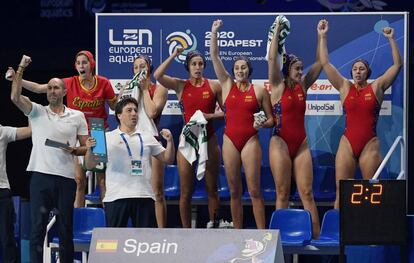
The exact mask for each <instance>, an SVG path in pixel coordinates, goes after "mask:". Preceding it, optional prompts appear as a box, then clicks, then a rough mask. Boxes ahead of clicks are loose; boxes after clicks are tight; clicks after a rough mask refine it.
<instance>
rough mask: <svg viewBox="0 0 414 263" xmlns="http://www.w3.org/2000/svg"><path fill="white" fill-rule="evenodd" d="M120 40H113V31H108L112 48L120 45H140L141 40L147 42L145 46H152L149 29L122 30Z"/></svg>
mask: <svg viewBox="0 0 414 263" xmlns="http://www.w3.org/2000/svg"><path fill="white" fill-rule="evenodd" d="M122 33H123V34H122V40H115V39H114V29H112V28H111V29H109V43H111V45H114V46H122V45H130V46H134V45H142V43H143V40H144V39H146V40H147V43H146V44H147V45H152V32H151V30H149V29H124V30H123V31H122Z"/></svg>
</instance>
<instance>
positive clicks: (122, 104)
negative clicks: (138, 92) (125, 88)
mask: <svg viewBox="0 0 414 263" xmlns="http://www.w3.org/2000/svg"><path fill="white" fill-rule="evenodd" d="M130 103H133V104H134V105H135V106H136V107H137V108H138V101H137V100H136V99H135V98H132V97H126V98H125V99H122V100H120V101H118V103H117V104H116V106H115V118H116V121H117V122H118V123H120V121H119V118H118V114H121V113H122V110H123V109H124V108H125V106H126V105H128V104H130Z"/></svg>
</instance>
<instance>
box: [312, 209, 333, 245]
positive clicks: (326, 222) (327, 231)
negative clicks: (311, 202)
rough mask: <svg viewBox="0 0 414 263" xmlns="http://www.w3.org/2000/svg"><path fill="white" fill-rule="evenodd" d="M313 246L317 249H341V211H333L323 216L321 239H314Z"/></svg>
mask: <svg viewBox="0 0 414 263" xmlns="http://www.w3.org/2000/svg"><path fill="white" fill-rule="evenodd" d="M311 245H313V246H316V247H321V246H323V247H338V248H339V210H338V209H331V210H328V211H326V213H325V215H324V216H323V220H322V226H321V234H320V236H319V239H312V241H311Z"/></svg>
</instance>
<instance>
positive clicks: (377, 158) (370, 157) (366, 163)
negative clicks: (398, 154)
mask: <svg viewBox="0 0 414 263" xmlns="http://www.w3.org/2000/svg"><path fill="white" fill-rule="evenodd" d="M381 161H382V157H381V151H380V142H379V140H378V137H374V138H372V139H371V140H370V141H369V142H368V143H367V144H366V145H365V147H364V149H363V150H362V153H361V156H360V157H359V167H360V168H361V173H362V177H363V178H364V179H371V178H372V177H373V176H374V174H375V172H376V171H377V169H378V167H379V166H380V164H381Z"/></svg>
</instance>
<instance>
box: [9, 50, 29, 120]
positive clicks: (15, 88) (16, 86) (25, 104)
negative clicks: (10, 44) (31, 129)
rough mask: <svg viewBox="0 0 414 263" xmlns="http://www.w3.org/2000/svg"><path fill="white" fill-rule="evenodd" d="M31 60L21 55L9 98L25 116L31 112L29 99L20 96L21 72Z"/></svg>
mask: <svg viewBox="0 0 414 263" xmlns="http://www.w3.org/2000/svg"><path fill="white" fill-rule="evenodd" d="M31 61H32V60H31V59H30V57H28V56H26V55H23V57H22V60H21V61H20V64H19V69H18V70H17V72H16V75H15V76H14V78H13V82H12V89H11V95H10V98H11V100H12V102H13V103H14V105H16V106H17V107H18V108H19V109H20V110H21V111H22V112H23V113H24V114H25V115H28V114H29V113H30V112H31V111H32V102H31V101H30V100H29V98H27V97H25V96H23V95H22V78H23V71H24V70H25V68H26V67H27V66H28V65H29V64H30V62H31Z"/></svg>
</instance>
